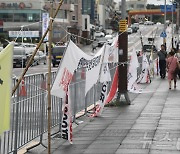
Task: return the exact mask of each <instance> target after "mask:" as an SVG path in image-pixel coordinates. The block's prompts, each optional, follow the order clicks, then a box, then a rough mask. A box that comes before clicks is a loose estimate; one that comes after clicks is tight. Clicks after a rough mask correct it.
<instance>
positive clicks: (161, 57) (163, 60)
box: [158, 44, 167, 79]
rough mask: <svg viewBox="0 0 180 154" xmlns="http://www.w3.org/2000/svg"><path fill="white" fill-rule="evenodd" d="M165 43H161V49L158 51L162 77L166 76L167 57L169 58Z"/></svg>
mask: <svg viewBox="0 0 180 154" xmlns="http://www.w3.org/2000/svg"><path fill="white" fill-rule="evenodd" d="M165 48H166V47H165V45H164V44H162V45H161V50H160V51H159V52H158V56H159V69H160V76H161V78H162V79H164V78H165V77H166V58H167V52H166V50H165Z"/></svg>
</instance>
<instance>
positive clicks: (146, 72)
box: [137, 54, 151, 83]
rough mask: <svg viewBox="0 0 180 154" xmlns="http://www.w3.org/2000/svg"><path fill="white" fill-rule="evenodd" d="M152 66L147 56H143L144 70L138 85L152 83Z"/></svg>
mask: <svg viewBox="0 0 180 154" xmlns="http://www.w3.org/2000/svg"><path fill="white" fill-rule="evenodd" d="M150 82H151V80H150V66H149V62H148V59H147V56H146V54H143V60H142V70H141V74H140V77H139V79H138V81H137V83H150Z"/></svg>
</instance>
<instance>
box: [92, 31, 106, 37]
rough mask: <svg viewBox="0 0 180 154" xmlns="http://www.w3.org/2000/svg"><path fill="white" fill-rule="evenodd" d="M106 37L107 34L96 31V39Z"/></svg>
mask: <svg viewBox="0 0 180 154" xmlns="http://www.w3.org/2000/svg"><path fill="white" fill-rule="evenodd" d="M104 36H105V34H104V33H103V32H100V31H96V32H95V33H94V37H95V38H98V37H104Z"/></svg>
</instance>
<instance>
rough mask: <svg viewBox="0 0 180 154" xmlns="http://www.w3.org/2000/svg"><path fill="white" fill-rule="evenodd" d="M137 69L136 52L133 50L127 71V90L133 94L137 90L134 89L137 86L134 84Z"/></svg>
mask: <svg viewBox="0 0 180 154" xmlns="http://www.w3.org/2000/svg"><path fill="white" fill-rule="evenodd" d="M138 67H139V62H138V57H137V54H136V50H135V49H133V52H132V55H131V59H130V64H129V69H128V75H127V76H128V78H127V80H128V90H129V91H130V92H135V91H136V90H137V89H138V88H137V87H134V86H135V85H137V84H134V83H135V82H136V81H137V68H138Z"/></svg>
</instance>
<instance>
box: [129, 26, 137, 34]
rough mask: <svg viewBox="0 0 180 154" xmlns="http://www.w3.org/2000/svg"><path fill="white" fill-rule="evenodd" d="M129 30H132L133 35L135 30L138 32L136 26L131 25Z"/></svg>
mask: <svg viewBox="0 0 180 154" xmlns="http://www.w3.org/2000/svg"><path fill="white" fill-rule="evenodd" d="M130 28H131V29H132V32H133V33H136V32H137V30H138V28H137V27H136V26H134V25H131V27H130Z"/></svg>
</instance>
